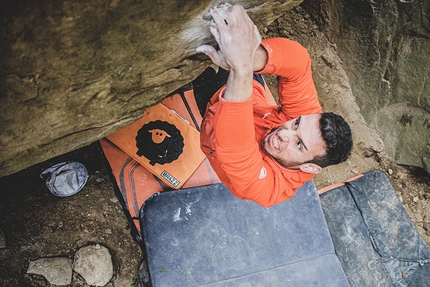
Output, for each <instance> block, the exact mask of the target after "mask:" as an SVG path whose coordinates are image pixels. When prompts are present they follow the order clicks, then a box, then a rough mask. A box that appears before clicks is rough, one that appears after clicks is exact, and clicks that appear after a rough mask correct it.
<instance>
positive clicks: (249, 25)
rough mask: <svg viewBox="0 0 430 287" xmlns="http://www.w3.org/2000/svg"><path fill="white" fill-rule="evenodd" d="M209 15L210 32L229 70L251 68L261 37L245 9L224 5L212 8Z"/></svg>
mask: <svg viewBox="0 0 430 287" xmlns="http://www.w3.org/2000/svg"><path fill="white" fill-rule="evenodd" d="M211 15H212V17H213V23H212V26H211V31H212V34H213V35H214V37H215V39H216V40H217V42H218V45H219V47H220V50H221V51H222V53H223V56H224V58H225V61H226V63H227V64H228V65H229V66H230V67H231V69H239V70H240V69H248V68H249V67H250V66H251V67H252V62H253V59H254V53H255V50H256V49H257V48H258V46H259V45H260V43H261V37H260V34H259V33H258V31H257V30H256V27H255V25H254V23H253V22H252V20H251V19H250V18H249V16H248V14H247V13H246V11H245V9H244V8H243V7H242V6H239V5H233V6H231V5H227V4H224V5H221V6H217V7H214V8H212V9H211ZM256 31H257V32H256Z"/></svg>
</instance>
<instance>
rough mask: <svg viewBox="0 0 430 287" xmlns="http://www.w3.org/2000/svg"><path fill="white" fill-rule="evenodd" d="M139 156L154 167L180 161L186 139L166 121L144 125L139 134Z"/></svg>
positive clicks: (137, 139)
mask: <svg viewBox="0 0 430 287" xmlns="http://www.w3.org/2000/svg"><path fill="white" fill-rule="evenodd" d="M136 147H137V148H138V151H137V152H136V154H137V155H138V156H144V157H146V158H147V159H148V160H149V163H150V164H151V165H152V166H154V165H155V164H156V163H158V164H166V163H171V162H172V161H174V160H176V159H178V157H179V156H180V155H181V154H182V152H183V149H184V137H183V136H182V135H181V131H180V130H178V129H177V128H176V127H175V126H174V125H172V124H170V123H168V122H164V121H160V120H157V121H153V122H149V123H147V124H144V125H143V126H142V127H141V128H140V130H139V131H138V132H137V136H136Z"/></svg>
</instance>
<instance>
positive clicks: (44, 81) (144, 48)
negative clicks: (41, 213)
mask: <svg viewBox="0 0 430 287" xmlns="http://www.w3.org/2000/svg"><path fill="white" fill-rule="evenodd" d="M218 2H219V1H218ZM218 2H217V1H209V0H201V1H177V0H174V1H159V2H139V1H138V2H136V1H130V0H123V1H120V0H99V1H97V2H88V3H84V2H82V1H75V0H72V1H65V0H60V1H54V0H41V1H29V0H17V1H3V3H2V4H0V19H1V21H2V22H1V26H0V27H1V28H0V37H1V39H2V45H0V86H1V89H0V107H1V113H0V127H1V132H0V146H1V148H0V176H4V175H7V174H10V173H13V172H16V171H19V170H21V169H23V168H25V167H28V166H30V165H33V164H35V163H39V162H41V161H44V160H46V159H49V158H51V157H54V156H56V155H59V154H63V153H66V152H68V151H71V150H74V149H77V148H79V147H82V146H85V145H87V144H89V143H92V142H94V141H96V140H98V139H100V138H102V137H104V136H106V135H108V134H110V133H113V132H115V131H117V130H118V129H120V128H122V127H124V126H125V125H127V124H130V123H132V122H133V121H135V120H137V119H139V118H140V117H141V115H142V112H143V110H144V109H145V108H147V107H149V106H151V105H154V104H156V103H157V102H159V101H160V100H161V99H162V98H164V97H165V96H167V95H168V94H169V93H171V92H173V91H174V90H175V89H177V88H179V87H181V86H183V85H184V84H186V83H188V82H190V81H191V80H192V79H194V78H195V77H196V76H197V75H198V74H199V73H200V72H201V71H202V70H203V69H204V68H205V67H206V66H207V65H208V64H209V61H208V58H207V57H205V56H204V55H198V54H196V53H195V48H196V47H197V46H199V45H200V44H202V43H214V40H213V38H212V36H211V35H210V32H209V14H208V8H209V7H210V6H212V5H214V4H216V3H218ZM235 2H236V3H240V4H242V5H243V6H244V7H245V8H246V9H247V10H248V12H249V14H250V16H251V18H252V19H253V20H254V21H255V23H256V24H257V26H258V27H259V29H260V31H262V32H263V36H277V35H281V36H288V37H291V38H293V39H295V40H298V41H300V42H302V43H303V44H304V46H306V47H307V48H308V49H309V51H310V53H311V56H312V57H313V60H314V64H313V65H314V75H315V82H316V85H317V89H318V92H319V93H320V97H321V102H322V104H323V108H324V109H325V110H331V111H334V112H338V113H341V114H343V115H344V116H346V117H347V118H348V120H349V122H350V123H352V124H353V125H354V129H356V130H355V134H356V135H355V137H356V139H358V144H359V147H360V148H362V149H363V150H367V152H368V153H371V152H377V153H379V152H382V151H383V150H384V151H385V152H386V154H387V155H388V156H389V157H391V158H392V159H394V160H395V161H396V162H397V163H399V164H408V165H415V166H420V167H423V168H426V169H427V170H429V168H430V167H429V164H430V163H429V158H430V139H429V137H430V136H429V134H430V82H429V78H430V77H429V74H430V73H429V69H430V68H429V67H430V57H428V55H429V54H430V40H429V39H430V32H429V31H430V24H429V19H430V17H429V16H428V15H430V8H429V6H430V4H429V1H428V0H426V1H422V2H418V1H407V2H406V1H394V0H388V1H382V0H377V1H370V0H353V1H346V0H341V1H333V0H306V1H305V2H303V3H302V4H301V5H300V6H301V7H302V8H300V9H299V8H297V9H292V8H293V7H296V6H297V5H298V4H300V3H301V2H302V1H301V0H285V1H274V0H267V1H262V0H252V1H244V0H243V1H235ZM287 14H291V15H290V16H288V15H287ZM294 14H297V15H300V17H305V18H304V20H300V21H296V20H297V19H300V17H294V16H293V15H294ZM285 15H287V17H284V16H285ZM281 16H283V17H284V18H283V19H284V20H283V21H285V23H283V25H281V26H273V24H272V25H270V24H271V23H272V22H273V21H274V20H275V19H281V18H280V17H281ZM288 17H291V19H290V21H291V23H289V22H288V20H287V19H288ZM281 20H282V19H281ZM269 25H270V26H269ZM271 27H272V30H271ZM279 27H282V28H279ZM278 28H279V30H277V31H274V30H276V29H278ZM270 31H272V32H273V33H271V34H270V33H268V32H270ZM321 31H322V33H321ZM275 32H276V33H275ZM269 34H270V35H269ZM317 37H318V39H321V40H318V41H317V40H316V38H317ZM323 37H326V38H327V39H328V40H329V41H323V40H322V38H323ZM381 139H382V141H383V142H384V144H385V149H384V147H383V146H384V144H382V142H381ZM356 142H357V141H356Z"/></svg>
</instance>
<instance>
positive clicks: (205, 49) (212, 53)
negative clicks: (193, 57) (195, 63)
mask: <svg viewBox="0 0 430 287" xmlns="http://www.w3.org/2000/svg"><path fill="white" fill-rule="evenodd" d="M196 52H197V53H204V54H206V55H207V56H209V58H211V60H212V62H213V63H214V64H216V65H219V62H220V59H219V58H220V57H219V55H218V52H217V50H215V48H214V47H212V46H210V45H201V46H198V47H197V49H196Z"/></svg>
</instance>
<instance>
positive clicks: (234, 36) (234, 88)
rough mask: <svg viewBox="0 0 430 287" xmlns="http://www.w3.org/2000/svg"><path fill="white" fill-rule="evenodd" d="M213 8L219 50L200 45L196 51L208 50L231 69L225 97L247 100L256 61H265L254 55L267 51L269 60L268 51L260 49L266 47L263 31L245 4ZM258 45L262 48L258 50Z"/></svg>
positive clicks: (223, 65) (219, 61)
mask: <svg viewBox="0 0 430 287" xmlns="http://www.w3.org/2000/svg"><path fill="white" fill-rule="evenodd" d="M210 12H211V15H212V18H213V22H212V25H211V32H212V34H213V35H214V37H215V40H216V41H217V42H218V46H219V48H220V50H219V51H216V50H215V49H214V48H213V47H210V46H201V47H199V48H198V49H197V51H198V52H199V51H202V52H204V53H206V54H207V55H209V57H210V58H211V59H212V61H213V62H214V63H215V64H217V65H219V66H221V67H223V68H224V69H229V70H230V74H229V77H228V80H227V88H226V90H225V92H224V95H223V97H224V99H226V100H228V101H234V102H242V101H246V100H248V99H249V98H250V97H251V96H252V75H253V72H254V62H258V63H260V64H261V62H262V61H261V60H259V61H255V59H254V58H255V55H256V54H257V55H261V54H264V57H265V60H267V54H266V53H265V51H264V52H263V53H261V49H263V50H264V48H262V47H261V46H260V43H261V36H260V33H259V32H258V29H257V28H256V26H255V25H254V23H253V22H252V20H251V19H250V18H249V16H248V14H246V11H245V9H243V7H242V6H239V5H233V6H232V5H230V4H221V5H218V6H216V7H213V8H211V11H210ZM258 49H260V51H259V52H258V53H256V51H257V50H258ZM263 67H264V66H263Z"/></svg>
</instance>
